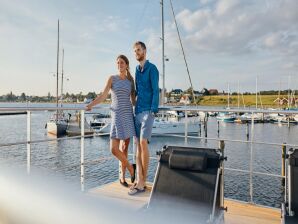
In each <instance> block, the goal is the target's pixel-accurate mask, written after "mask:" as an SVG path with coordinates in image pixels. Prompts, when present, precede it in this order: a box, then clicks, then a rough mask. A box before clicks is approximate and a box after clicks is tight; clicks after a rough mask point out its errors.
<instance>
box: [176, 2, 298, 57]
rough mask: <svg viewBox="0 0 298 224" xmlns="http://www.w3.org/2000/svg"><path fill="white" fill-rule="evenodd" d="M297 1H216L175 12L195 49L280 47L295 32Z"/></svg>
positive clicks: (241, 50) (232, 50) (292, 41)
mask: <svg viewBox="0 0 298 224" xmlns="http://www.w3.org/2000/svg"><path fill="white" fill-rule="evenodd" d="M297 8H298V1H295V0H284V1H278V0H275V1H270V4H269V3H268V4H264V2H263V1H256V0H254V1H241V0H218V1H216V2H214V4H213V5H212V6H211V5H208V6H206V7H203V8H200V9H197V10H194V11H190V10H189V9H184V10H182V11H181V12H179V13H178V14H177V20H178V22H179V24H180V25H181V28H182V29H183V30H184V31H185V32H186V35H185V39H186V40H187V42H189V45H192V46H193V47H194V48H195V49H196V50H197V51H199V52H203V53H204V52H221V53H227V54H235V53H245V52H246V53H247V52H249V51H251V50H254V49H256V48H262V49H264V50H268V49H270V50H274V49H277V51H279V50H280V47H281V46H283V47H289V46H292V47H293V45H294V47H295V51H296V52H298V48H297V46H296V42H297V33H298V23H297V21H298V13H295V10H294V9H297ZM255 44H258V46H255Z"/></svg>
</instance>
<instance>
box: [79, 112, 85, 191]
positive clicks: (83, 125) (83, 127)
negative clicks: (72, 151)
mask: <svg viewBox="0 0 298 224" xmlns="http://www.w3.org/2000/svg"><path fill="white" fill-rule="evenodd" d="M80 122H81V191H85V174H84V172H85V169H84V165H85V164H84V159H85V158H84V155H85V142H84V140H85V111H84V110H81V121H80Z"/></svg>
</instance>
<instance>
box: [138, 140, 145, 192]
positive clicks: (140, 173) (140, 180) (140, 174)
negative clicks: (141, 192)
mask: <svg viewBox="0 0 298 224" xmlns="http://www.w3.org/2000/svg"><path fill="white" fill-rule="evenodd" d="M136 157H137V158H136V159H137V170H138V175H137V187H138V188H139V187H141V186H140V184H139V183H143V182H144V176H143V164H142V149H141V145H140V143H139V140H138V148H137V155H136Z"/></svg>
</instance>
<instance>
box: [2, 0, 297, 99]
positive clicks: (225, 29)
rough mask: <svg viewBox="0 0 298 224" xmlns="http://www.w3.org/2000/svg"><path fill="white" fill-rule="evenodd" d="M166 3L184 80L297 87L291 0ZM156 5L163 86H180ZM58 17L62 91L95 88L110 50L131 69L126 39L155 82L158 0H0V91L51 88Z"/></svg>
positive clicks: (109, 71) (107, 68)
mask: <svg viewBox="0 0 298 224" xmlns="http://www.w3.org/2000/svg"><path fill="white" fill-rule="evenodd" d="M172 2H173V7H174V11H175V15H176V16H175V17H176V20H177V24H178V27H179V30H180V34H181V39H182V43H183V46H184V50H185V54H186V59H187V63H188V66H189V71H190V76H191V78H192V82H193V86H194V89H196V90H201V89H202V88H207V89H211V88H212V89H218V90H225V91H227V89H228V85H229V87H230V91H237V90H238V87H239V90H240V91H241V92H246V91H255V89H256V80H257V83H258V84H257V88H258V90H270V89H279V88H281V89H287V88H288V87H290V88H292V89H298V57H297V56H298V1H297V0H249V1H243V0H187V1H185V0H184V1H182V0H172ZM164 14H165V55H166V57H167V58H168V59H169V61H167V62H166V68H165V83H166V86H165V87H166V89H167V90H171V89H175V88H180V89H183V90H184V89H187V88H189V87H190V82H189V79H188V75H187V70H186V66H185V63H184V60H183V54H182V51H181V47H180V44H179V40H178V35H177V31H176V27H175V23H174V19H173V15H172V11H171V7H170V1H169V0H164ZM58 19H59V20H60V53H61V52H62V48H63V49H64V51H65V59H64V73H65V76H66V77H67V78H68V79H69V81H64V83H65V84H64V91H65V92H69V93H79V92H82V93H83V94H86V93H88V92H93V91H95V92H97V93H99V92H101V91H102V90H103V88H104V86H105V83H106V80H107V79H108V77H109V76H110V75H115V74H117V67H116V57H117V56H118V55H119V54H125V55H126V56H128V58H129V59H130V69H131V72H132V74H134V72H135V66H136V65H137V61H136V60H135V57H134V54H133V49H132V45H133V43H134V42H135V41H136V40H141V41H143V42H145V43H146V45H147V49H148V52H147V58H148V59H149V61H151V62H152V63H154V64H156V65H157V67H158V69H159V71H160V87H162V67H161V57H162V56H161V55H162V53H161V39H160V37H161V25H160V24H161V8H160V0H126V1H119V0H118V1H116V0H108V1H107V0H101V1H98V0H89V1H80V0H60V1H58V0H51V1H42V0H22V1H17V0H0V95H4V94H7V93H9V92H10V91H12V92H13V93H15V94H17V95H20V94H21V93H22V92H24V93H26V95H39V96H42V95H47V94H48V92H50V93H51V94H52V95H54V94H55V92H56V78H55V77H54V76H53V74H54V73H55V72H56V54H57V21H58ZM60 56H61V54H60ZM60 72H61V61H60ZM238 83H239V85H238Z"/></svg>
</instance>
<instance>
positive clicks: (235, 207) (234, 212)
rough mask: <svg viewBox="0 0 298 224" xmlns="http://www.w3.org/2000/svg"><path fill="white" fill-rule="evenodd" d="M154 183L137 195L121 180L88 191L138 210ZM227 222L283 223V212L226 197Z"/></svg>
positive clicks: (144, 203)
mask: <svg viewBox="0 0 298 224" xmlns="http://www.w3.org/2000/svg"><path fill="white" fill-rule="evenodd" d="M151 186H152V184H150V183H148V184H147V190H146V192H145V193H142V194H138V195H136V196H130V195H128V194H127V192H128V188H125V187H123V186H122V185H120V184H119V182H113V183H110V184H106V185H103V186H100V187H97V188H93V189H91V190H90V191H89V192H88V193H89V194H90V195H92V196H101V197H107V198H109V199H110V200H114V201H117V203H120V204H122V205H125V206H126V207H127V208H129V209H132V210H138V209H141V208H144V207H145V206H146V205H147V203H148V201H149V197H150V192H151ZM224 204H225V207H228V211H227V212H225V215H224V219H225V224H279V223H281V218H280V217H281V213H280V210H279V209H275V208H268V207H263V206H258V205H253V204H248V203H245V202H239V201H234V200H229V199H225V202H224Z"/></svg>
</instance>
